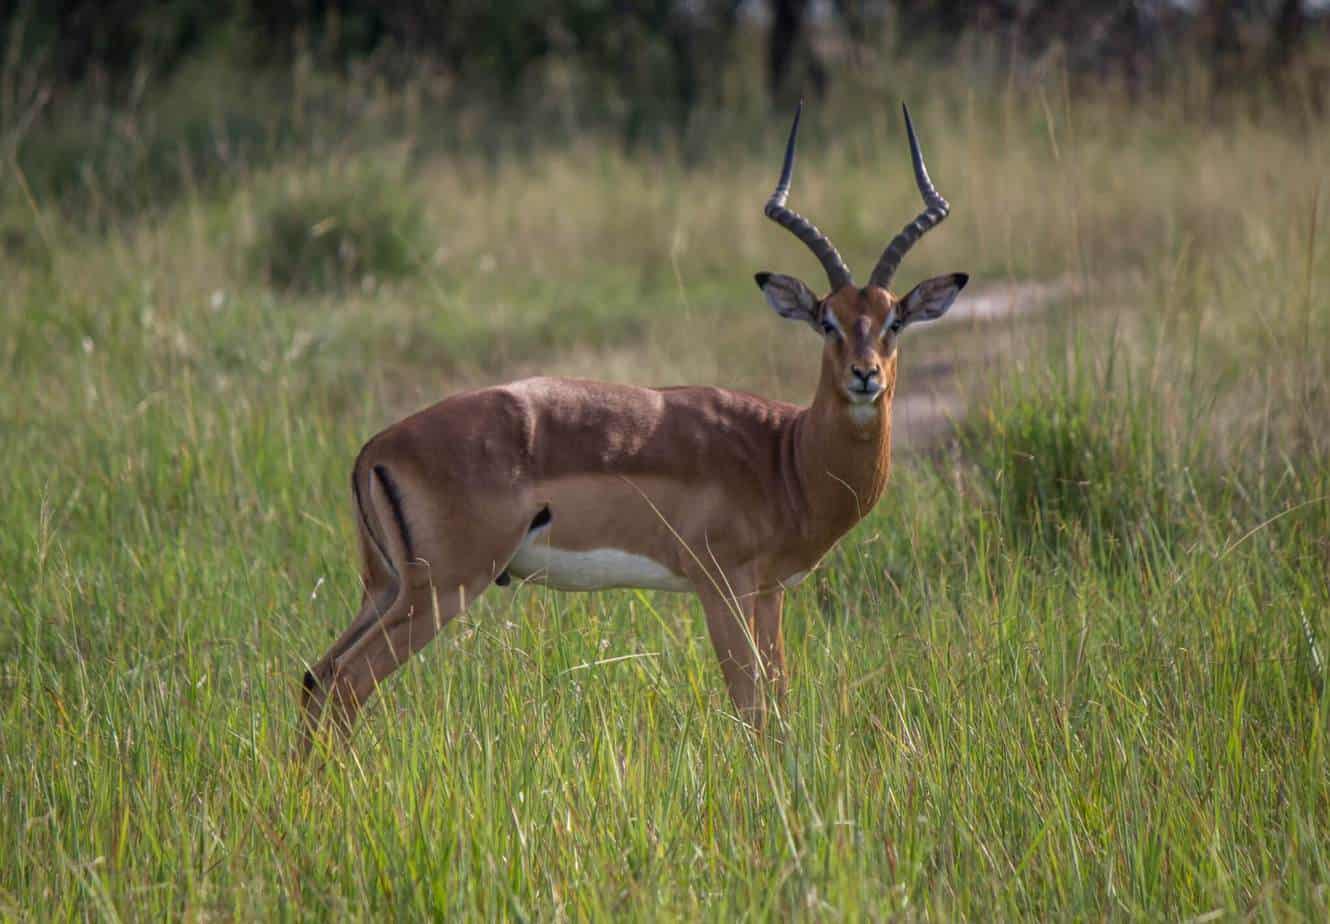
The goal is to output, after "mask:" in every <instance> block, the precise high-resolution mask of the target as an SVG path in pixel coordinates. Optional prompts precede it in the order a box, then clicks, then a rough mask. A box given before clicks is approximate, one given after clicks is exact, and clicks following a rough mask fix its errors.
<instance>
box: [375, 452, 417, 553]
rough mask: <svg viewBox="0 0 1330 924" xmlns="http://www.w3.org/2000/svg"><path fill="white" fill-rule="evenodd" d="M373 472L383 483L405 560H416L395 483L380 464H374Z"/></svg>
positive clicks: (380, 482) (400, 497) (400, 498)
mask: <svg viewBox="0 0 1330 924" xmlns="http://www.w3.org/2000/svg"><path fill="white" fill-rule="evenodd" d="M374 474H375V475H378V476H379V484H381V485H383V493H384V494H386V495H387V496H388V503H389V504H391V505H392V508H393V518H394V519H395V520H397V530H398V532H399V533H401V536H402V547H403V549H404V550H405V551H406V560H407V561H409V562H411V561H415V560H416V553H415V550H414V549H413V548H412V545H411V533H410V532H409V531H408V530H407V528H406V516H405V515H404V514H403V513H402V496H401V494H400V493H398V491H397V485H396V484H395V483H394V482H393V480H392V477H391V476H389V474H388V470H387V469H386V468H384V467H383V466H382V465H376V466H374Z"/></svg>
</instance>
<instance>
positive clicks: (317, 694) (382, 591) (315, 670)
mask: <svg viewBox="0 0 1330 924" xmlns="http://www.w3.org/2000/svg"><path fill="white" fill-rule="evenodd" d="M396 597H397V587H396V585H395V584H392V583H390V584H387V585H386V586H382V587H379V588H378V589H371V588H368V587H367V588H366V589H365V592H364V594H363V595H362V596H361V600H360V610H359V612H357V613H356V618H355V619H353V620H351V625H349V626H347V627H346V631H344V632H343V633H342V634H341V635H340V636H339V637H338V639H337V641H335V642H333V643H332V645H331V646H330V647H329V648H328V650H327V651H326V652H324V654H323V657H321V658H319V660H318V661H317V662H315V664H314V665H313V666H312V667H310V669H309V670H308V671H306V672H305V680H304V690H303V692H302V694H301V713H302V715H303V716H304V718H305V722H306V733H307V734H309V733H312V732H313V731H314V729H313V728H312V727H310V726H309V723H310V722H311V721H312V722H313V723H314V724H315V725H317V724H318V713H319V711H320V710H321V709H322V706H323V699H324V698H325V697H326V695H327V691H328V689H329V687H330V684H331V682H332V674H333V665H334V664H335V663H336V661H337V658H338V657H340V656H341V655H343V654H345V653H346V651H347V649H349V648H350V647H351V646H352V645H354V644H355V643H356V642H357V641H359V639H360V637H361V636H362V635H364V634H365V632H366V631H367V630H368V629H369V627H370V626H372V625H373V624H374V623H376V622H377V621H379V620H380V619H382V618H383V616H384V615H385V614H386V613H387V612H388V608H389V607H391V606H392V604H393V600H395V599H396ZM316 700H317V701H316Z"/></svg>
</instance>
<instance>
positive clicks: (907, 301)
mask: <svg viewBox="0 0 1330 924" xmlns="http://www.w3.org/2000/svg"><path fill="white" fill-rule="evenodd" d="M969 281H970V277H969V276H968V275H966V274H965V273H948V274H947V275H946V276H934V277H933V278H932V279H925V280H924V281H923V282H921V283H919V285H917V286H915V287H914V288H913V289H911V290H910V294H909V295H907V296H905V297H904V298H903V299H901V302H900V321H901V327H904V326H905V325H906V324H913V323H915V322H916V321H935V320H937V319H938V318H940V317H942V316H943V315H944V314H946V313H947V309H948V308H950V307H951V303H952V302H954V301H956V296H957V295H960V294H961V289H963V288H965V284H966V283H967V282H969Z"/></svg>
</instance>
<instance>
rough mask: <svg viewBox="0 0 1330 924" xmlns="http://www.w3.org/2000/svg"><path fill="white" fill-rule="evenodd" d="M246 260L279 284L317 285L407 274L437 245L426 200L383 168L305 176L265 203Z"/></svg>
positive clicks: (289, 286) (332, 285) (287, 286)
mask: <svg viewBox="0 0 1330 924" xmlns="http://www.w3.org/2000/svg"><path fill="white" fill-rule="evenodd" d="M258 225H259V227H258V231H257V234H256V236H255V240H254V241H253V242H252V243H251V244H250V245H249V249H248V259H249V263H250V265H251V266H253V267H254V268H255V269H256V270H257V271H258V272H259V273H260V275H262V276H263V277H264V278H266V279H267V280H268V281H269V282H270V283H271V284H272V285H273V286H274V287H276V288H278V289H289V290H296V291H319V290H329V289H335V288H340V287H344V286H346V285H358V286H365V287H369V288H372V287H373V285H374V284H375V282H376V281H377V280H390V279H396V278H400V277H402V276H406V275H408V274H410V273H412V272H414V271H416V270H417V269H419V267H420V264H421V262H422V261H423V260H424V259H425V258H426V257H427V256H428V254H429V253H431V252H432V250H433V248H434V246H437V245H435V244H433V243H432V240H431V234H430V231H429V228H428V227H427V224H426V222H425V217H424V211H423V208H422V207H421V204H420V199H419V197H418V196H417V195H415V193H414V192H413V191H412V189H411V187H410V185H409V184H408V183H404V182H402V179H401V178H400V177H394V176H391V175H388V174H385V173H383V172H381V171H352V172H342V173H337V174H329V175H321V176H315V177H310V178H306V182H305V183H304V184H301V185H299V186H297V187H296V188H294V189H289V190H284V191H283V192H281V193H278V194H277V195H276V196H274V197H273V199H272V200H270V201H265V202H264V203H263V205H262V206H261V213H260V215H259V216H258Z"/></svg>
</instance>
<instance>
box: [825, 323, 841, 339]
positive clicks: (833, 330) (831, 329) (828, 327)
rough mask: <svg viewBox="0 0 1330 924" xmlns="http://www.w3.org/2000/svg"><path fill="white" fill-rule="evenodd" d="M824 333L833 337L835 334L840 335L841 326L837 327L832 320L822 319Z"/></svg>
mask: <svg viewBox="0 0 1330 924" xmlns="http://www.w3.org/2000/svg"><path fill="white" fill-rule="evenodd" d="M822 333H824V334H826V335H827V336H828V337H831V336H833V335H834V336H837V337H839V336H840V328H839V327H837V326H836V325H835V324H833V323H831V322H830V321H827V320H825V319H824V320H823V321H822Z"/></svg>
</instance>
